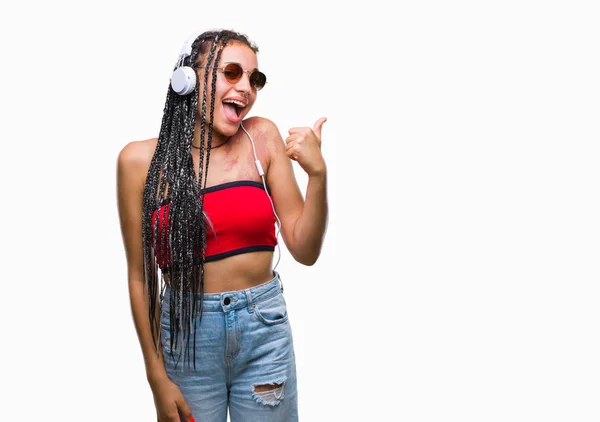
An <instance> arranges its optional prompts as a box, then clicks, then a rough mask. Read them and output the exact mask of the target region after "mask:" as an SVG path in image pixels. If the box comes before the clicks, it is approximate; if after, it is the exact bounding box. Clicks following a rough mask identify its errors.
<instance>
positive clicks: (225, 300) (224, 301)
mask: <svg viewBox="0 0 600 422" xmlns="http://www.w3.org/2000/svg"><path fill="white" fill-rule="evenodd" d="M223 303H224V304H225V305H229V304H230V303H231V299H229V298H228V297H226V298H225V299H223Z"/></svg>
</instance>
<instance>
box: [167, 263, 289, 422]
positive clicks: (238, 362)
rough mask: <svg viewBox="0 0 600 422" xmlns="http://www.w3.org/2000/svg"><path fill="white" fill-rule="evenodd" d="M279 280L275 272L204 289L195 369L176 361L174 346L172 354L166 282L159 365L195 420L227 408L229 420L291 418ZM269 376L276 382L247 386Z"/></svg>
mask: <svg viewBox="0 0 600 422" xmlns="http://www.w3.org/2000/svg"><path fill="white" fill-rule="evenodd" d="M282 286H283V285H282V284H281V280H280V277H279V274H277V273H275V277H274V278H273V279H272V280H270V281H268V282H266V283H264V284H261V285H258V286H256V287H253V288H250V289H246V290H239V291H233V292H225V293H217V294H205V295H204V304H203V309H204V310H203V315H202V318H201V320H200V322H199V323H198V321H196V322H197V323H198V325H197V332H196V347H195V349H196V368H195V369H194V368H193V366H191V365H187V364H186V365H184V364H183V363H184V362H183V358H182V357H181V354H180V353H179V352H174V356H171V353H170V352H171V349H170V346H169V343H170V342H169V335H170V334H169V307H168V306H167V305H166V301H167V300H168V299H167V298H168V297H169V291H168V289H169V287H168V286H167V287H166V291H165V296H164V299H163V302H164V303H163V306H162V314H161V330H162V335H163V355H164V360H165V368H166V370H167V374H168V376H169V378H170V379H171V380H172V381H173V382H174V383H175V384H176V385H177V386H178V387H179V388H180V389H181V392H182V394H183V396H184V398H185V400H186V402H187V404H188V406H189V407H190V409H191V411H192V414H193V416H194V418H195V420H196V422H226V420H227V409H228V408H229V414H230V418H231V422H255V421H256V422H275V421H277V422H294V421H297V420H298V406H297V391H296V364H295V360H294V347H293V341H292V332H291V328H290V323H289V321H288V315H287V309H286V304H285V299H284V297H283V287H282ZM191 347H193V337H192V340H191V341H190V348H191ZM190 356H191V357H193V355H190ZM190 359H191V358H190ZM177 360H179V362H178V364H177V367H175V363H176V361H177ZM275 384H282V388H275V389H274V390H272V391H269V392H262V393H261V392H255V391H254V386H256V385H261V386H262V385H275Z"/></svg>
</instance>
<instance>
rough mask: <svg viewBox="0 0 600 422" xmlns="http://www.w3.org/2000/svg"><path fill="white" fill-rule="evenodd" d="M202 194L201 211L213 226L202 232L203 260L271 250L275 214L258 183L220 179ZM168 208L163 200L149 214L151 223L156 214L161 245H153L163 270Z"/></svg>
mask: <svg viewBox="0 0 600 422" xmlns="http://www.w3.org/2000/svg"><path fill="white" fill-rule="evenodd" d="M203 195H204V212H205V213H206V214H207V215H208V218H209V219H210V222H211V223H212V226H213V227H210V225H209V230H208V232H207V234H206V250H205V252H204V255H205V261H206V262H210V261H216V260H219V259H223V258H227V257H229V256H233V255H238V254H242V253H246V252H254V251H274V250H275V245H277V237H276V236H275V215H274V214H273V208H271V202H270V201H269V198H268V197H267V193H266V192H265V189H264V187H263V184H262V183H259V182H254V181H250V180H240V181H235V182H229V183H222V184H220V185H215V186H211V187H209V188H206V189H205V190H204V191H203ZM169 208H170V204H169V203H165V204H163V205H162V206H161V207H160V208H158V209H156V210H155V211H154V213H153V214H152V225H153V226H154V223H155V222H156V217H157V215H158V216H159V221H158V233H159V238H160V239H161V240H162V241H163V245H162V246H163V247H162V248H161V247H158V248H157V253H156V258H157V260H158V265H159V267H160V268H161V270H162V271H163V273H165V272H167V271H168V267H169V264H170V262H171V259H170V258H171V257H170V255H169V253H168V248H167V247H166V246H167V243H166V242H168V238H169V236H168V233H167V230H166V229H165V228H168V225H167V224H166V223H167V222H168V218H169ZM213 228H214V230H213ZM161 250H162V251H165V253H161V252H160V251H161Z"/></svg>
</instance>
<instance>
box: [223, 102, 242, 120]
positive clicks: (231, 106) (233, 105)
mask: <svg viewBox="0 0 600 422" xmlns="http://www.w3.org/2000/svg"><path fill="white" fill-rule="evenodd" d="M244 108H246V105H245V104H243V103H242V102H240V101H236V100H224V101H223V109H224V110H225V116H226V117H227V118H228V119H229V120H233V121H237V120H239V118H240V116H241V115H242V112H243V111H244Z"/></svg>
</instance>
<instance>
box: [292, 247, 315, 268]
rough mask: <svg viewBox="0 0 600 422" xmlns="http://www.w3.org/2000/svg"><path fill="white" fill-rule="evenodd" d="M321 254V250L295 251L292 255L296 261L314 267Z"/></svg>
mask: <svg viewBox="0 0 600 422" xmlns="http://www.w3.org/2000/svg"><path fill="white" fill-rule="evenodd" d="M319 255H321V251H320V250H314V251H308V252H306V253H293V254H292V256H293V257H294V259H295V260H296V262H298V263H300V264H302V265H306V266H307V267H312V266H313V265H314V264H315V263H316V262H317V260H318V259H319Z"/></svg>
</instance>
